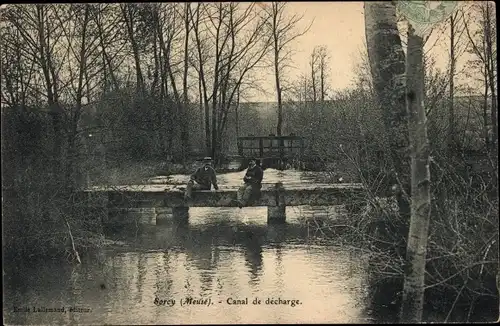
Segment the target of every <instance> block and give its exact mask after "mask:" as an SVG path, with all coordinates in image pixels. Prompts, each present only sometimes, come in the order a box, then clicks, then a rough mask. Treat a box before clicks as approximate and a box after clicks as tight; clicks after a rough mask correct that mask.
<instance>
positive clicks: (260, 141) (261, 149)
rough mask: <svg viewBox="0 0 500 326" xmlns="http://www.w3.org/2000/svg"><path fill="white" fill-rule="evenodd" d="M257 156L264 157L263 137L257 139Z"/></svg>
mask: <svg viewBox="0 0 500 326" xmlns="http://www.w3.org/2000/svg"><path fill="white" fill-rule="evenodd" d="M259 157H261V158H262V157H264V142H263V139H262V138H260V139H259Z"/></svg>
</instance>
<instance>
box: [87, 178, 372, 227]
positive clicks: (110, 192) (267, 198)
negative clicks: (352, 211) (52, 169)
mask: <svg viewBox="0 0 500 326" xmlns="http://www.w3.org/2000/svg"><path fill="white" fill-rule="evenodd" d="M184 189H185V186H179V185H159V184H149V185H126V186H114V187H94V188H90V189H87V190H85V191H84V192H83V193H84V194H86V195H97V196H98V197H101V198H103V199H104V201H105V202H106V204H105V205H106V206H107V207H108V209H110V210H116V209H130V208H158V207H170V208H171V209H172V215H173V218H174V220H185V219H188V217H189V207H237V203H236V202H235V199H236V193H237V190H238V189H237V188H236V187H224V186H223V185H222V186H219V189H218V190H203V191H193V198H192V199H191V200H189V201H187V202H186V201H184ZM362 194H363V186H362V185H361V184H357V183H345V184H300V185H285V186H284V185H283V184H281V183H276V184H269V183H268V184H266V183H263V184H262V189H261V194H260V197H259V198H256V199H254V200H253V202H251V203H250V205H249V206H266V207H267V220H268V222H284V221H285V220H286V214H285V210H286V206H302V205H309V206H313V207H314V206H333V205H341V204H349V203H352V202H354V201H356V198H359V197H360V196H362Z"/></svg>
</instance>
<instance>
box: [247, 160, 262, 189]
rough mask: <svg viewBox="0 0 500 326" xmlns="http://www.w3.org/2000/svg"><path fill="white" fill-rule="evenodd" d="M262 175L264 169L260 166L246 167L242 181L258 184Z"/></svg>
mask: <svg viewBox="0 0 500 326" xmlns="http://www.w3.org/2000/svg"><path fill="white" fill-rule="evenodd" d="M263 177H264V171H262V168H261V167H260V166H258V165H255V166H254V167H253V168H248V169H247V173H245V177H244V178H243V181H244V182H245V183H250V184H253V185H258V186H260V185H261V183H262V178H263Z"/></svg>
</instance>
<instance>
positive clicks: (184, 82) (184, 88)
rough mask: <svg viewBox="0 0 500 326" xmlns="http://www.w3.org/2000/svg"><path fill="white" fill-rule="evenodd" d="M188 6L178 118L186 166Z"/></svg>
mask: <svg viewBox="0 0 500 326" xmlns="http://www.w3.org/2000/svg"><path fill="white" fill-rule="evenodd" d="M190 6H191V5H190V4H189V3H188V2H186V3H185V4H184V29H185V33H186V35H185V38H184V72H183V76H182V109H183V112H182V113H181V116H180V123H181V142H182V150H181V154H182V163H183V164H186V157H187V154H188V153H189V152H190V149H189V134H188V111H189V103H188V84H187V79H188V67H189V53H188V51H189V29H190V27H189V26H190V24H189V17H190Z"/></svg>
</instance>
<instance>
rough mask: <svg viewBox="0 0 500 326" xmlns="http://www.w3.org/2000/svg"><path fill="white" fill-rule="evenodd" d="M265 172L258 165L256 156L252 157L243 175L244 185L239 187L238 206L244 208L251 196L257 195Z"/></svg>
mask: <svg viewBox="0 0 500 326" xmlns="http://www.w3.org/2000/svg"><path fill="white" fill-rule="evenodd" d="M263 177H264V172H263V171H262V168H261V167H260V166H259V165H257V161H256V160H255V158H251V159H250V162H249V163H248V169H247V172H246V173H245V176H244V177H243V182H244V183H243V185H242V186H241V187H240V188H239V189H238V195H237V196H238V200H237V201H238V207H239V208H242V207H243V206H246V205H247V204H248V201H249V200H250V198H251V197H252V195H253V197H255V196H256V195H257V194H258V193H259V191H260V188H261V187H262V178H263Z"/></svg>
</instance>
